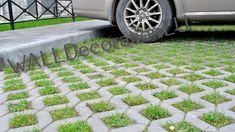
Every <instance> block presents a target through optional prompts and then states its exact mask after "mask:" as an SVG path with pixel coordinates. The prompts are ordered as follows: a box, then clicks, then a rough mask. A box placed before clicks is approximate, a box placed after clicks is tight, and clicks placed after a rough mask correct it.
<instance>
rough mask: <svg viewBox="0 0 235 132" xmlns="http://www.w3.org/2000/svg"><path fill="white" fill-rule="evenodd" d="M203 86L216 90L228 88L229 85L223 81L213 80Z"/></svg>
mask: <svg viewBox="0 0 235 132" xmlns="http://www.w3.org/2000/svg"><path fill="white" fill-rule="evenodd" d="M202 84H203V85H205V86H208V87H211V88H214V89H217V88H221V87H225V86H227V84H225V83H223V82H222V81H218V80H212V81H208V82H204V83H202Z"/></svg>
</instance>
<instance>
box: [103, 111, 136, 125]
mask: <svg viewBox="0 0 235 132" xmlns="http://www.w3.org/2000/svg"><path fill="white" fill-rule="evenodd" d="M102 120H103V122H104V123H105V124H106V125H107V126H108V127H109V128H120V127H125V126H129V125H133V124H135V121H134V120H132V119H130V118H129V117H128V116H127V115H126V114H124V113H118V114H114V115H111V116H107V117H105V118H103V119H102Z"/></svg>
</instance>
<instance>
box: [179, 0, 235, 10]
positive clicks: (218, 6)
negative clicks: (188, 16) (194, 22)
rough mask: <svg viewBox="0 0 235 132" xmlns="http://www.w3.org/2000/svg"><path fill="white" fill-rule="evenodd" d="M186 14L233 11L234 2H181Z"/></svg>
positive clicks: (185, 0)
mask: <svg viewBox="0 0 235 132" xmlns="http://www.w3.org/2000/svg"><path fill="white" fill-rule="evenodd" d="M182 2H183V6H184V9H185V10H186V11H187V12H215V11H216V12H217V11H235V0H182Z"/></svg>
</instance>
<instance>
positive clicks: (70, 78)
mask: <svg viewBox="0 0 235 132" xmlns="http://www.w3.org/2000/svg"><path fill="white" fill-rule="evenodd" d="M62 81H63V82H67V83H74V82H79V81H81V78H79V77H74V76H66V77H63V78H62Z"/></svg>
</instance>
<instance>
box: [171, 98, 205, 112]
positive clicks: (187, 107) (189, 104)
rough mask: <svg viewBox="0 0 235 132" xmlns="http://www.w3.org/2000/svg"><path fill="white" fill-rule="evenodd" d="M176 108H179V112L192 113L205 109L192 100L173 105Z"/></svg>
mask: <svg viewBox="0 0 235 132" xmlns="http://www.w3.org/2000/svg"><path fill="white" fill-rule="evenodd" d="M173 106H174V107H176V108H178V109H179V110H181V111H183V112H190V111H193V110H197V109H200V108H203V106H202V105H200V104H198V103H196V102H194V101H192V100H190V99H186V100H183V101H181V102H178V103H175V104H173Z"/></svg>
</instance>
